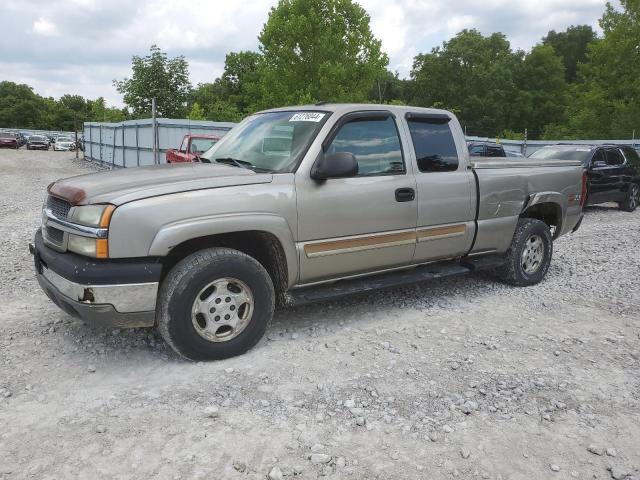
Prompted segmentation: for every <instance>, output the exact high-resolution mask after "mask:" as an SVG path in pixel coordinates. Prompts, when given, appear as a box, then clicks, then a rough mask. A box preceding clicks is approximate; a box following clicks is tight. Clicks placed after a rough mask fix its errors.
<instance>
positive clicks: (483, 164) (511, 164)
mask: <svg viewBox="0 0 640 480" xmlns="http://www.w3.org/2000/svg"><path fill="white" fill-rule="evenodd" d="M470 165H471V168H473V169H482V168H535V167H580V166H582V164H581V163H580V162H579V161H578V160H553V159H551V160H546V159H545V160H538V159H529V158H518V159H515V158H496V157H472V159H471V161H470Z"/></svg>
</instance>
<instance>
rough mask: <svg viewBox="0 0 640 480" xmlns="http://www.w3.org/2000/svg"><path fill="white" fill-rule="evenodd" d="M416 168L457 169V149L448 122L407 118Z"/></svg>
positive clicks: (439, 170)
mask: <svg viewBox="0 0 640 480" xmlns="http://www.w3.org/2000/svg"><path fill="white" fill-rule="evenodd" d="M408 123H409V130H410V132H411V140H412V141H413V148H414V150H415V151H416V160H417V161H418V169H419V170H420V171H421V172H452V171H455V170H457V169H458V150H457V149H456V143H455V141H454V139H453V135H452V134H451V128H449V124H448V123H441V122H438V123H435V122H429V121H424V120H420V119H415V120H414V119H412V120H408Z"/></svg>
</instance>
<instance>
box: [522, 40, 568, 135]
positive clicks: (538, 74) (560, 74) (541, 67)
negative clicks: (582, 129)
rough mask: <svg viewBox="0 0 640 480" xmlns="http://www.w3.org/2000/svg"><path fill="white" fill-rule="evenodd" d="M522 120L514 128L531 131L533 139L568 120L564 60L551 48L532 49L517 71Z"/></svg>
mask: <svg viewBox="0 0 640 480" xmlns="http://www.w3.org/2000/svg"><path fill="white" fill-rule="evenodd" d="M516 84H517V86H518V90H519V92H518V96H517V100H516V102H517V104H518V108H517V111H518V114H519V116H518V117H514V120H513V123H512V125H511V128H516V129H518V131H521V132H522V131H524V129H525V128H527V129H528V131H529V138H532V139H535V138H540V137H541V136H542V135H543V133H544V128H545V126H546V125H547V124H549V123H560V122H562V121H564V118H565V113H566V108H567V103H568V96H567V94H568V92H569V90H568V85H567V82H566V81H565V71H564V65H563V63H562V59H561V58H560V57H558V56H557V55H556V53H555V51H554V49H553V48H552V47H551V46H549V45H536V46H535V47H533V48H532V49H531V52H529V53H528V54H527V55H526V56H525V58H524V61H523V62H522V64H521V65H520V66H519V68H518V70H517V72H516Z"/></svg>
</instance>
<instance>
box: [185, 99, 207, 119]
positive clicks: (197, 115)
mask: <svg viewBox="0 0 640 480" xmlns="http://www.w3.org/2000/svg"><path fill="white" fill-rule="evenodd" d="M187 118H188V119H189V120H206V118H205V116H204V111H203V110H202V108H201V107H200V104H199V103H198V102H194V104H193V105H192V106H191V111H190V112H189V114H188V115H187Z"/></svg>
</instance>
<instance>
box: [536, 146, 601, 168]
mask: <svg viewBox="0 0 640 480" xmlns="http://www.w3.org/2000/svg"><path fill="white" fill-rule="evenodd" d="M589 152H591V149H590V148H588V147H582V148H581V147H573V148H566V147H564V148H554V147H545V148H541V149H540V150H536V151H535V152H533V153H532V154H531V155H530V156H529V158H540V159H554V160H580V161H581V162H582V163H583V164H586V163H587V161H588V160H589Z"/></svg>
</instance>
